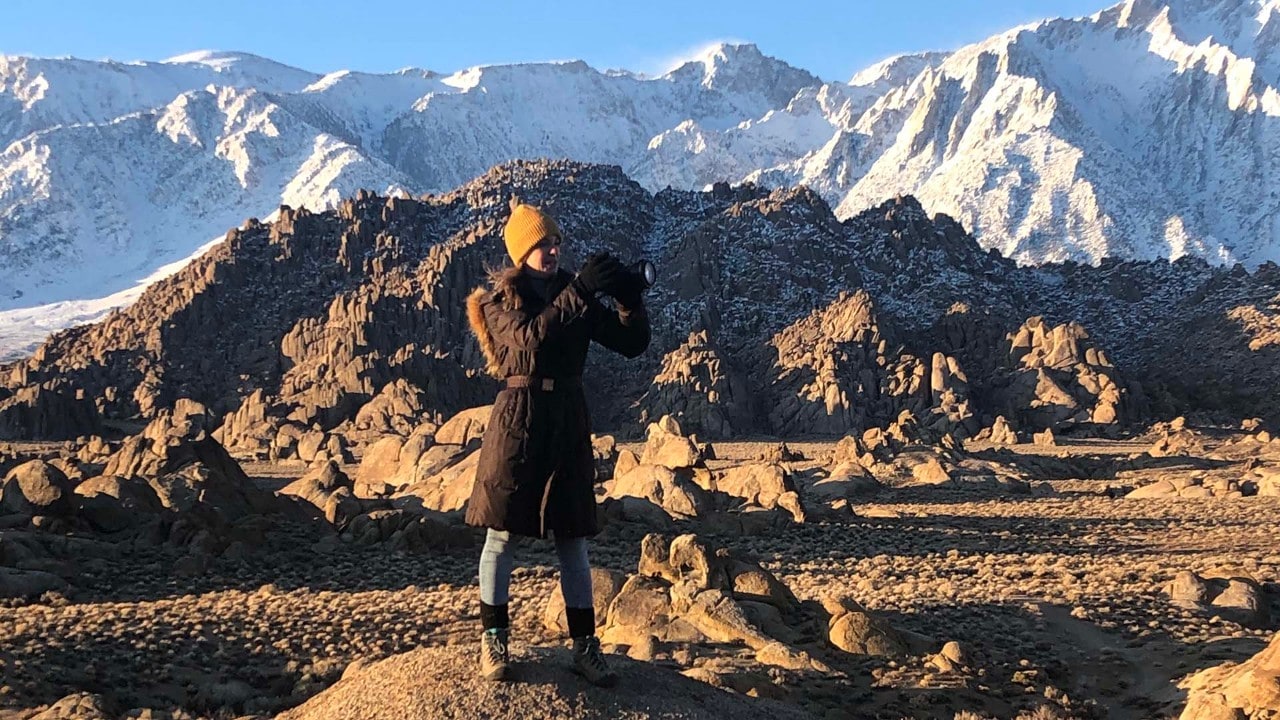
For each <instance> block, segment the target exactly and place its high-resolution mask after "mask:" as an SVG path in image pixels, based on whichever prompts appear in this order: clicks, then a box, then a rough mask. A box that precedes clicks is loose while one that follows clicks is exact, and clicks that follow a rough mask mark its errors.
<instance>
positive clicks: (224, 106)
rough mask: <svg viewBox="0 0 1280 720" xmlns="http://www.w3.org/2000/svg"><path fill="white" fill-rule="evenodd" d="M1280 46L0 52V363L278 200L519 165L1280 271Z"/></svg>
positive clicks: (1052, 31) (1156, 15)
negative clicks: (845, 55)
mask: <svg viewBox="0 0 1280 720" xmlns="http://www.w3.org/2000/svg"><path fill="white" fill-rule="evenodd" d="M1278 47H1280V0H1128V1H1127V2H1124V3H1122V4H1119V5H1116V6H1114V7H1111V8H1109V9H1106V10H1103V11H1101V12H1099V13H1097V14H1095V15H1092V16H1089V17H1085V18H1078V19H1056V20H1046V21H1043V22H1039V23H1036V24H1032V25H1028V26H1024V27H1020V28H1015V29H1013V30H1010V31H1008V32H1006V33H1003V34H1000V35H998V36H995V37H992V38H989V39H987V40H985V41H983V42H980V43H977V44H974V45H971V46H967V47H964V48H961V49H959V50H956V51H954V52H926V53H918V54H910V55H902V56H899V57H895V58H890V59H888V60H885V61H883V62H880V63H878V64H876V65H874V66H872V67H869V68H867V69H865V70H863V71H861V72H859V73H857V74H856V75H854V77H852V78H850V80H849V81H848V82H839V81H827V82H824V81H823V80H821V79H819V78H817V77H815V76H813V75H812V74H810V73H808V72H806V71H804V70H801V69H797V68H794V67H791V66H790V65H788V64H786V63H785V62H783V61H781V60H778V59H775V58H771V57H768V56H766V55H764V54H763V53H761V52H760V50H759V49H758V48H756V47H755V46H754V45H727V44H725V45H717V46H714V47H712V48H709V49H708V50H707V51H705V52H704V53H702V54H701V55H699V56H698V57H695V58H692V59H690V60H689V61H688V62H686V63H684V64H682V65H680V66H679V67H677V68H676V69H674V70H672V71H670V72H669V73H667V74H665V75H662V76H660V77H652V78H651V77H645V76H642V75H639V74H634V73H628V72H625V71H608V72H601V71H597V70H595V69H593V68H591V67H589V66H588V65H586V64H585V63H583V62H559V63H537V64H524V65H495V66H482V67H475V68H469V69H466V70H463V71H459V72H456V73H453V74H447V75H446V74H440V73H436V72H432V71H429V70H422V69H406V70H401V71H399V72H396V73H389V74H382V75H374V74H364V73H355V72H346V71H343V72H335V73H330V74H328V75H320V74H316V73H312V72H307V71H304V70H300V69H297V68H292V67H289V66H286V65H282V64H279V63H276V62H273V61H271V60H268V59H265V58H261V57H257V56H253V55H248V54H243V53H215V52H198V53H191V54H188V55H183V56H179V57H176V58H171V59H169V60H165V61H162V62H145V63H128V64H126V63H117V62H91V61H83V60H74V59H44V58H25V57H0V148H3V150H2V151H0V350H8V351H9V352H10V353H11V352H12V351H14V350H15V349H17V347H16V345H15V344H14V341H15V340H16V336H15V335H14V334H13V333H12V332H9V330H12V328H13V327H15V326H14V323H16V322H19V321H20V320H21V322H30V320H31V318H33V317H39V315H40V313H39V312H38V311H33V310H32V308H33V307H35V306H41V305H45V304H48V303H58V302H65V301H82V304H81V305H75V306H74V307H76V308H79V307H81V306H82V305H83V301H92V300H95V299H98V298H103V297H106V296H109V295H112V294H113V293H124V295H121V296H120V297H125V296H132V295H131V293H129V292H128V291H129V290H130V288H131V287H132V286H133V285H134V284H135V283H137V282H139V281H141V280H143V279H144V278H148V277H149V276H151V275H152V273H153V272H155V271H156V270H157V269H158V268H160V267H162V266H166V265H169V264H173V263H177V262H180V261H181V260H182V259H184V258H186V257H188V256H189V255H190V254H191V253H192V252H193V251H195V250H196V249H197V248H198V247H200V246H202V245H204V244H206V243H208V242H209V241H210V240H212V239H214V238H216V237H218V236H220V235H222V234H223V233H224V232H225V231H226V229H227V228H229V227H233V226H236V225H238V224H240V222H241V221H243V220H244V219H245V218H246V217H249V216H267V215H269V214H270V213H272V212H273V211H274V210H275V209H276V208H277V207H278V206H280V205H281V204H287V205H292V206H305V207H308V208H310V209H313V210H321V209H324V208H328V207H332V206H333V205H334V204H335V203H336V202H337V201H338V199H339V198H341V197H343V196H346V195H350V194H351V193H353V192H354V191H355V190H356V189H358V188H361V187H368V188H372V189H376V190H379V191H388V190H394V189H397V188H399V189H403V190H404V191H406V192H409V193H414V194H417V193H423V192H442V191H446V190H449V189H451V188H454V187H457V186H459V185H461V184H463V183H465V182H466V181H468V180H470V179H471V178H473V177H476V176H478V175H480V174H481V173H483V172H484V171H485V170H487V169H488V168H489V167H491V166H493V165H495V164H498V163H500V162H504V161H507V160H511V159H515V158H522V157H566V158H571V159H575V160H583V161H590V162H603V163H609V164H617V165H620V166H622V168H623V169H624V170H625V171H626V172H627V173H628V174H629V175H630V176H631V177H634V178H636V179H637V180H639V181H640V182H641V183H643V184H644V185H645V186H646V187H648V188H649V189H651V190H658V189H661V188H663V187H666V186H668V185H670V186H674V187H680V188H690V189H694V188H702V187H704V186H706V185H707V184H709V183H713V182H716V181H722V180H727V181H730V182H740V181H743V180H753V181H756V182H761V183H764V184H767V185H791V184H797V183H804V184H807V185H809V186H810V187H812V188H814V189H815V190H816V191H817V192H819V193H820V194H821V195H822V196H823V197H824V198H825V199H826V200H827V202H828V203H830V204H831V206H832V207H833V208H835V209H836V211H837V214H838V215H839V216H840V217H848V216H851V215H853V214H855V213H857V212H859V211H861V210H863V209H865V208H866V207H869V206H873V205H876V204H878V203H879V202H881V201H883V200H884V199H885V198H887V197H892V196H895V195H898V194H912V195H915V196H917V197H919V198H920V199H921V200H922V202H923V203H924V205H925V207H926V208H928V209H929V210H930V211H933V212H944V213H947V214H949V215H951V216H953V217H955V218H956V219H958V220H959V221H960V222H961V223H962V224H963V225H964V226H965V227H966V228H969V229H970V230H971V231H972V232H974V234H975V235H976V236H977V237H978V239H979V241H980V242H981V243H982V244H983V245H984V246H985V247H994V248H997V249H999V250H1000V251H1001V252H1002V253H1004V254H1006V255H1009V256H1012V257H1014V258H1016V259H1017V260H1019V261H1020V262H1025V263H1036V262H1043V261H1054V260H1063V259H1074V260H1079V261H1087V262H1096V261H1097V260H1099V259H1101V258H1102V257H1105V256H1121V257H1129V258H1160V257H1168V258H1175V257H1179V256H1182V255H1196V256H1201V257H1205V258H1206V259H1209V260H1210V261H1212V262H1219V263H1228V262H1243V263H1245V264H1246V265H1250V266H1253V265H1257V264H1259V263H1262V262H1265V261H1268V260H1280V191H1278V190H1277V189H1276V188H1278V187H1280V183H1278V181H1280V177H1277V171H1276V170H1275V168H1276V167H1277V166H1278V165H1280V93H1278V91H1277V88H1278V87H1280V50H1277V48H1278ZM68 307H71V306H66V305H63V306H58V308H51V309H50V310H49V313H48V316H56V315H57V313H70V315H69V316H71V317H76V318H81V317H83V313H82V312H80V311H79V310H75V311H74V312H73V311H70V310H68V309H67V308H68ZM3 311H12V312H7V313H6V312H3ZM48 324H49V323H48V322H45V324H44V325H41V326H40V327H46V326H48ZM26 332H27V333H28V334H27V336H26V337H27V338H28V341H27V342H26V343H24V344H23V345H24V347H29V337H30V333H31V330H30V328H29V327H28V329H27V331H26Z"/></svg>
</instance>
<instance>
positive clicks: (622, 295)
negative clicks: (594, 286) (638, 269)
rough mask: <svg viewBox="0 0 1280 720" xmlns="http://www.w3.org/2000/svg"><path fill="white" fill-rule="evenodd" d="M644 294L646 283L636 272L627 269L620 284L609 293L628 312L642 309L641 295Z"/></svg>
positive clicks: (619, 281) (621, 277)
mask: <svg viewBox="0 0 1280 720" xmlns="http://www.w3.org/2000/svg"><path fill="white" fill-rule="evenodd" d="M642 292H644V281H643V280H642V279H641V278H640V276H639V275H637V274H636V273H635V272H634V271H632V270H630V269H627V270H626V271H625V272H623V273H622V275H621V276H619V278H618V282H617V283H616V284H615V286H614V287H613V288H612V289H611V290H610V291H609V295H611V296H612V297H613V299H614V300H617V301H618V304H619V305H621V306H622V307H624V308H626V309H628V310H634V309H636V308H639V307H640V303H641V298H640V294H641V293H642Z"/></svg>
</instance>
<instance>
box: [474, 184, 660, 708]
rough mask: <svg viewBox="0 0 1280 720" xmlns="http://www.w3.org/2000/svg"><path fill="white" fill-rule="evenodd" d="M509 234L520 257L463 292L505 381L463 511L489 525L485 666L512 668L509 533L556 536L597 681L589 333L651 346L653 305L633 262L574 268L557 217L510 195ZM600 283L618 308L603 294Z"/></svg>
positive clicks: (582, 650)
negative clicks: (586, 384)
mask: <svg viewBox="0 0 1280 720" xmlns="http://www.w3.org/2000/svg"><path fill="white" fill-rule="evenodd" d="M502 237H503V240H504V242H505V243H506V247H507V254H508V255H509V256H510V257H511V261H512V263H513V266H512V267H510V268H506V269H503V270H499V271H496V272H494V273H492V274H491V276H490V284H489V287H487V288H484V287H482V288H478V289H476V290H475V291H474V292H473V293H472V294H471V295H470V297H468V298H467V318H468V320H469V321H470V323H471V329H472V331H473V332H474V333H475V335H476V338H477V340H479V342H480V348H481V350H482V351H483V352H484V357H485V360H486V361H487V363H488V371H489V373H490V374H491V375H493V376H494V377H497V378H499V379H500V380H502V381H503V385H504V386H503V388H502V389H501V390H499V392H498V397H497V399H496V400H495V401H494V404H493V411H492V413H491V414H490V416H489V423H488V426H487V427H486V429H485V433H484V444H483V445H482V446H481V450H480V462H479V466H478V468H477V470H476V482H475V487H474V489H473V490H472V493H471V500H470V502H469V503H468V506H467V522H468V523H469V524H471V525H475V526H478V527H485V528H488V529H489V530H488V534H487V536H486V538H485V545H484V550H483V551H482V552H481V554H480V619H481V622H482V624H483V625H484V632H483V634H482V635H481V642H480V672H481V675H482V676H483V677H485V678H488V679H491V680H499V679H503V678H505V677H506V675H507V663H508V655H507V638H508V615H507V603H508V599H509V596H508V589H509V587H510V581H511V565H512V543H511V535H522V536H531V537H546V536H547V533H548V532H549V533H551V534H552V535H554V537H555V544H556V553H557V554H558V555H559V558H560V587H561V589H562V590H563V592H564V599H565V614H566V616H567V619H568V624H569V634H570V635H571V636H572V637H573V662H574V668H575V669H576V670H577V671H578V672H579V673H581V674H582V675H583V676H584V677H586V678H587V680H589V681H590V682H592V683H593V684H596V685H603V686H608V685H612V684H614V683H616V682H617V674H616V673H614V672H613V671H612V670H610V669H609V666H608V664H607V663H606V662H605V660H604V656H603V654H602V653H601V651H600V641H599V640H598V639H597V638H596V636H595V609H594V603H593V595H592V592H591V568H590V564H589V562H588V559H587V538H588V537H590V536H592V535H595V534H596V533H597V532H598V531H599V528H598V527H597V524H596V501H595V492H594V490H593V484H594V479H595V464H594V460H593V457H592V451H591V426H590V421H589V419H588V417H587V404H586V398H585V397H584V395H583V392H582V368H583V365H584V364H585V362H586V358H587V348H588V346H589V345H590V343H591V341H592V340H595V341H596V342H598V343H600V344H601V345H604V346H605V347H607V348H609V349H610V350H613V351H615V352H618V353H621V354H623V355H625V356H627V357H629V358H634V357H637V356H639V355H640V353H642V352H644V350H645V348H647V347H648V346H649V317H648V314H647V313H646V312H645V309H644V305H643V304H642V302H641V291H642V289H643V288H642V286H641V283H640V281H639V279H638V278H637V277H636V276H634V274H632V273H630V272H628V271H627V270H626V268H624V267H623V265H622V263H620V262H619V261H618V259H617V258H614V257H612V256H609V255H593V256H592V257H591V258H590V259H589V260H588V261H587V262H586V264H585V265H584V266H583V267H582V270H581V271H579V272H578V274H577V275H576V276H575V275H573V274H571V273H569V272H566V271H564V270H561V269H560V266H559V262H560V242H561V234H560V229H559V227H558V226H557V225H556V223H555V221H554V220H552V219H551V217H550V216H548V215H547V214H545V213H543V212H542V211H541V210H539V209H538V208H535V207H533V206H531V205H525V204H521V203H519V201H518V200H516V199H514V198H513V199H512V201H511V217H510V218H509V219H508V220H507V224H506V226H505V227H504V228H503V231H502ZM599 292H604V293H606V294H608V295H611V296H612V297H613V298H614V300H615V301H616V305H617V309H616V310H611V309H609V308H607V307H605V306H604V305H603V304H601V303H600V301H599V300H597V299H596V294H597V293H599Z"/></svg>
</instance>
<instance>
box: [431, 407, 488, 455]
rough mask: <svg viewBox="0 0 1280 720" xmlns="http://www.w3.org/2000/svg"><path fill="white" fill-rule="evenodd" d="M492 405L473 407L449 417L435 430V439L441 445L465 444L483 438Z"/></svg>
mask: <svg viewBox="0 0 1280 720" xmlns="http://www.w3.org/2000/svg"><path fill="white" fill-rule="evenodd" d="M492 412H493V406H492V405H484V406H482V407H474V408H470V409H467V410H463V411H462V412H460V413H458V414H457V415H454V416H453V417H451V418H449V419H448V420H447V421H445V423H444V424H443V425H441V426H440V429H439V430H436V434H435V441H436V442H437V443H440V444H443V445H462V446H467V445H470V444H471V443H473V442H480V441H481V440H483V439H484V429H485V426H486V425H488V424H489V415H490V413H492Z"/></svg>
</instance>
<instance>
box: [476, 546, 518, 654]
mask: <svg viewBox="0 0 1280 720" xmlns="http://www.w3.org/2000/svg"><path fill="white" fill-rule="evenodd" d="M513 549H514V545H513V543H512V542H511V533H509V532H506V531H504V530H494V529H492V528H490V529H489V532H488V533H487V534H486V535H485V539H484V549H483V550H481V551H480V620H481V622H482V623H483V624H484V629H485V630H491V629H493V628H505V627H507V626H508V624H509V621H508V617H507V603H508V601H509V600H510V591H511V566H512V564H513V561H514V558H513V557H512V551H513Z"/></svg>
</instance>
